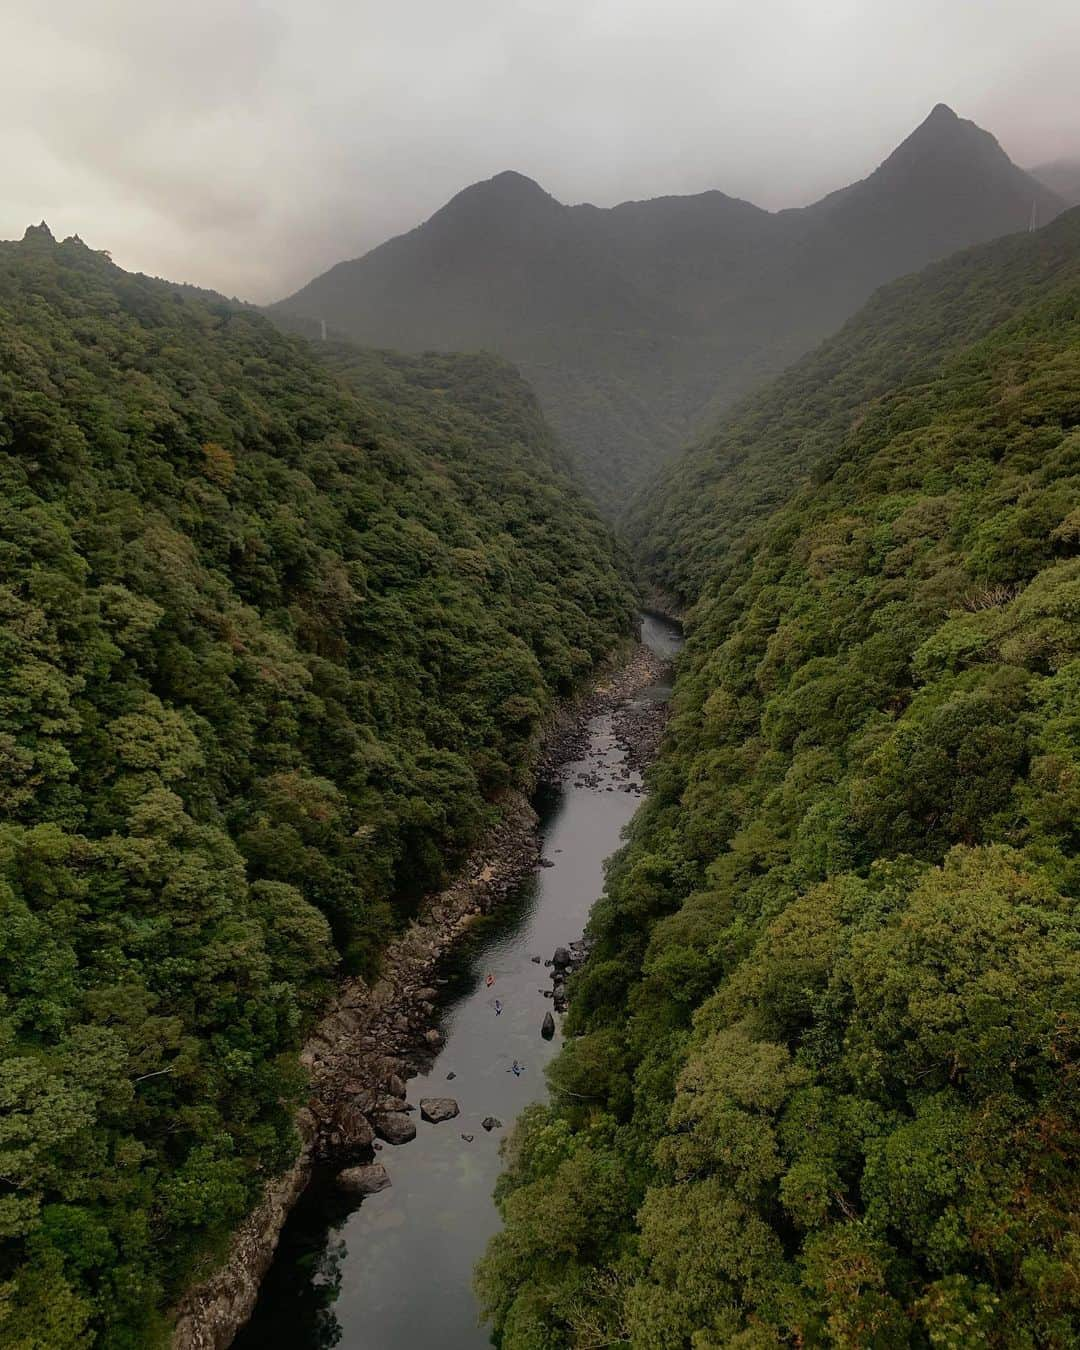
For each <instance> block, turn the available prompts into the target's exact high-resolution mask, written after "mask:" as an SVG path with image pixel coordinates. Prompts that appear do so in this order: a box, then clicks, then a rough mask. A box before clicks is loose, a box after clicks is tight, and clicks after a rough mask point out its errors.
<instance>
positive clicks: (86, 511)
mask: <svg viewBox="0 0 1080 1350" xmlns="http://www.w3.org/2000/svg"><path fill="white" fill-rule="evenodd" d="M322 355H323V356H324V357H325V358H326V360H325V363H324V364H322V365H320V364H319V362H318V361H317V360H316V359H315V358H314V357H313V355H312V353H311V350H310V348H309V347H308V346H307V345H306V344H304V343H302V342H300V341H298V340H296V339H294V338H289V337H286V336H284V335H282V334H281V333H280V332H279V331H278V329H277V328H275V326H274V325H273V324H272V323H270V322H269V321H268V320H267V319H265V318H263V317H262V316H261V315H259V314H258V313H256V312H255V311H253V310H250V309H245V308H238V307H236V306H233V305H230V304H228V303H226V302H224V301H215V300H214V299H213V298H212V297H211V298H208V299H197V298H193V296H192V293H191V292H190V291H183V290H182V289H180V288H175V287H171V286H169V285H167V284H166V283H164V282H159V281H153V280H149V279H147V278H145V277H141V276H132V275H128V274H126V273H124V272H122V271H120V270H119V269H118V268H116V267H114V266H113V265H112V264H111V263H110V262H109V261H108V260H107V258H106V257H105V256H104V255H102V254H98V253H94V252H91V251H90V250H88V249H87V248H85V247H84V246H83V245H82V244H80V243H79V242H78V241H75V240H69V241H67V242H65V243H63V244H57V243H55V242H54V240H53V239H52V237H51V235H50V234H49V233H48V231H47V230H46V229H44V228H43V227H39V228H37V229H34V230H31V231H28V232H27V236H26V238H25V240H24V241H23V242H22V243H17V244H16V243H8V244H2V245H0V560H2V566H0V1344H3V1345H5V1346H9V1345H10V1346H21V1347H30V1346H36V1347H42V1348H44V1347H48V1348H49V1350H66V1348H67V1347H76V1346H78V1347H82V1346H87V1345H90V1344H91V1343H92V1344H94V1345H95V1346H102V1347H110V1350H119V1348H121V1347H122V1348H124V1350H129V1348H130V1350H136V1348H137V1350H143V1348H144V1347H147V1346H150V1345H154V1344H156V1343H157V1341H158V1338H159V1336H160V1335H161V1334H162V1329H163V1324H162V1319H161V1313H160V1310H161V1308H162V1307H163V1306H164V1305H165V1303H166V1302H167V1300H168V1299H169V1298H170V1297H171V1296H172V1295H173V1294H174V1293H175V1292H176V1291H177V1290H178V1288H180V1287H182V1286H183V1284H184V1283H185V1281H186V1280H188V1279H189V1278H190V1276H191V1274H192V1272H193V1270H194V1269H195V1268H196V1265H197V1263H198V1262H199V1261H200V1260H201V1259H202V1258H204V1257H205V1256H206V1255H207V1254H209V1253H212V1252H213V1251H215V1250H220V1248H221V1244H222V1243H223V1242H224V1239H225V1237H226V1235H227V1234H228V1232H229V1230H230V1228H231V1226H232V1225H234V1224H235V1222H236V1220H237V1219H238V1217H239V1216H240V1215H242V1214H243V1213H244V1212H245V1211H246V1210H247V1208H248V1207H249V1206H250V1205H251V1203H252V1201H253V1199H254V1198H255V1197H256V1195H257V1194H258V1193H259V1191H260V1188H261V1185H262V1183H263V1180H264V1179H265V1177H266V1176H267V1174H268V1173H269V1172H270V1171H272V1170H273V1169H275V1168H278V1167H280V1166H281V1165H282V1164H284V1163H285V1162H287V1161H289V1160H290V1159H291V1156H292V1151H293V1148H294V1138H293V1133H292V1129H291V1123H290V1117H291V1103H292V1102H293V1101H295V1099H296V1097H297V1095H298V1093H299V1092H300V1090H301V1083H300V1075H299V1072H298V1067H297V1060H296V1051H297V1047H298V1045H299V1044H300V1041H301V1038H302V1036H303V1034H304V1030H305V1027H306V1026H307V1025H308V1024H309V1022H310V1019H311V1018H312V1016H313V1015H314V1013H315V1011H316V1010H317V1009H318V1007H319V1006H320V1003H321V1002H322V1000H323V999H324V998H325V996H326V994H327V993H328V990H329V987H330V981H331V977H332V976H333V974H334V972H335V971H336V970H337V969H339V968H342V967H344V968H345V969H348V970H354V971H355V970H361V971H369V970H370V969H371V968H372V966H373V964H374V962H375V960H376V958H377V954H378V951H379V948H380V946H381V944H382V943H383V942H384V940H385V938H386V936H387V934H388V933H389V932H390V931H391V929H392V928H393V927H394V926H395V924H397V923H399V922H400V921H401V918H402V916H403V915H404V914H405V913H407V912H408V910H409V907H410V905H411V904H412V903H413V902H414V900H415V897H416V896H417V895H418V894H419V893H421V892H422V891H424V890H425V889H427V888H430V887H434V886H438V885H439V884H440V883H441V882H443V881H444V880H445V879H446V877H447V873H448V869H450V868H452V867H453V866H454V865H455V862H456V861H457V860H459V859H461V857H462V856H463V854H464V852H465V850H466V849H467V848H468V847H469V845H470V844H471V843H472V842H473V841H474V840H475V839H476V837H477V834H478V832H479V831H480V829H481V828H482V827H483V826H484V824H485V823H486V822H487V821H489V820H490V819H491V818H492V815H493V812H494V810H495V807H494V806H493V803H494V802H495V801H496V800H497V797H498V794H499V792H500V790H501V789H504V788H505V787H506V786H507V785H509V784H514V783H515V782H517V781H519V780H520V779H521V777H522V775H523V773H524V772H525V770H526V768H527V766H528V762H529V758H530V752H531V747H532V745H533V744H534V741H535V735H536V730H537V726H538V722H539V720H540V719H541V718H542V717H543V716H544V714H545V713H546V712H547V710H549V709H550V708H551V706H552V704H553V701H554V700H555V699H556V698H557V697H558V696H560V695H565V694H567V693H568V692H569V691H570V690H571V689H573V688H574V686H575V684H576V683H577V682H578V681H580V680H581V679H582V678H583V677H585V676H587V675H588V673H589V671H590V670H591V669H593V668H594V666H595V664H596V663H597V661H598V659H599V658H601V657H602V656H604V655H605V654H606V653H608V652H609V651H610V650H611V649H612V647H613V646H614V645H615V644H617V643H618V642H619V641H620V640H621V639H623V637H624V636H625V635H626V634H628V633H629V631H630V626H631V618H632V608H631V596H630V595H629V593H628V590H627V588H626V585H625V584H624V580H623V575H624V572H623V568H622V564H621V560H620V558H619V557H618V556H617V553H616V550H615V548H614V546H613V544H612V541H611V539H610V536H609V534H608V532H607V531H606V529H605V528H604V527H603V526H602V525H601V524H600V522H599V521H598V520H597V518H596V517H595V515H594V514H593V513H592V510H591V508H590V507H588V506H586V505H585V504H584V503H583V500H582V498H581V496H580V495H579V493H578V491H577V489H575V488H573V487H572V486H570V485H569V484H568V481H567V479H566V477H565V476H564V473H563V469H562V464H561V461H560V456H559V454H558V453H557V452H556V450H555V448H554V445H553V441H552V437H551V435H550V433H549V432H548V430H547V428H546V426H545V424H544V422H543V419H542V417H541V415H540V413H539V411H538V408H537V405H536V403H535V400H534V399H533V397H532V395H531V394H530V393H529V391H528V389H527V388H526V386H525V385H524V384H523V382H522V381H521V379H520V378H519V376H518V375H517V374H516V373H515V372H514V371H513V370H511V369H509V368H507V367H506V366H503V365H501V364H500V363H499V362H498V361H496V360H495V359H492V358H488V357H433V358H430V359H426V358H425V359H420V358H415V357H395V356H393V355H387V354H373V353H369V352H361V351H356V350H352V349H347V348H344V347H335V348H333V349H332V350H330V349H328V350H325V351H323V352H322Z"/></svg>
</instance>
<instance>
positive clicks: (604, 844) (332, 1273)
mask: <svg viewBox="0 0 1080 1350" xmlns="http://www.w3.org/2000/svg"><path fill="white" fill-rule="evenodd" d="M642 638H643V640H644V641H645V642H646V643H647V644H648V645H649V646H650V647H652V648H653V649H654V650H655V651H657V652H658V653H659V654H660V655H662V656H664V657H673V656H674V655H675V654H676V652H677V651H678V649H679V647H680V646H681V637H680V635H679V632H678V630H677V629H676V627H675V626H674V625H673V624H670V623H668V622H666V621H665V620H663V619H660V618H658V617H655V616H653V615H646V616H645V617H644V619H643V623H642ZM668 692H669V691H668V689H667V688H666V686H654V687H653V688H652V689H649V690H646V691H644V693H643V694H642V695H640V697H641V698H643V699H657V698H665V697H666V696H667V694H668ZM623 766H624V756H623V752H622V751H621V750H620V749H619V747H618V745H617V744H616V742H615V737H614V734H613V732H612V719H611V715H610V714H609V713H605V714H601V715H599V716H597V717H596V718H594V719H593V721H592V723H591V724H590V728H589V748H588V751H587V755H586V758H585V759H584V760H583V761H582V762H581V763H580V764H575V765H571V766H570V767H569V772H568V774H567V780H566V784H565V786H563V787H560V788H558V789H547V790H545V791H543V792H541V793H540V794H539V795H538V798H537V801H536V806H537V809H538V810H539V812H540V814H541V829H542V833H543V841H544V858H545V859H546V860H548V861H549V862H550V863H552V864H553V866H550V867H541V868H540V869H539V870H538V871H537V872H536V873H535V875H533V876H530V877H529V878H527V880H526V881H525V882H523V883H522V885H521V886H519V887H518V888H517V890H516V892H515V893H514V894H513V895H511V896H510V897H509V898H508V899H507V901H506V902H505V903H504V904H503V905H502V906H500V909H499V912H498V914H497V915H495V916H493V917H492V918H491V919H489V920H486V921H484V923H483V924H480V925H477V927H476V928H475V929H474V930H473V932H472V934H471V935H470V937H469V938H468V939H467V940H465V941H464V942H463V943H462V944H461V945H460V946H459V947H458V949H457V950H456V952H455V953H454V956H453V958H452V960H451V961H450V963H449V964H448V965H447V967H446V968H445V969H444V970H443V976H444V977H445V978H447V979H448V981H449V982H448V984H447V986H446V988H445V990H444V993H445V1001H444V1006H443V1009H442V1013H441V1017H440V1027H441V1029H442V1031H443V1034H444V1036H445V1042H444V1046H443V1049H442V1051H441V1052H440V1054H439V1056H438V1058H437V1059H436V1060H435V1063H434V1066H433V1068H432V1070H431V1072H430V1073H429V1074H426V1075H422V1076H419V1077H416V1078H413V1079H410V1080H409V1085H408V1087H409V1100H410V1101H412V1102H414V1103H415V1102H418V1101H419V1100H420V1098H421V1097H426V1096H452V1097H454V1098H455V1099H456V1100H457V1101H458V1103H459V1105H460V1107H461V1114H460V1115H459V1116H458V1117H457V1118H456V1119H455V1120H450V1121H446V1122H444V1123H443V1124H441V1125H428V1124H425V1123H424V1122H422V1121H418V1123H417V1130H418V1132H417V1136H416V1139H415V1140H413V1141H412V1142H411V1143H409V1144H404V1145H402V1146H401V1147H399V1148H392V1147H391V1146H389V1145H386V1146H384V1148H383V1150H382V1152H381V1153H380V1154H379V1155H378V1157H379V1161H380V1162H382V1163H384V1164H385V1165H386V1167H387V1169H388V1170H389V1172H390V1176H391V1179H392V1182H393V1184H392V1186H391V1188H390V1189H389V1190H386V1191H383V1192H381V1193H380V1194H379V1195H373V1196H369V1197H368V1198H367V1199H365V1200H364V1202H363V1204H362V1205H360V1206H359V1207H358V1208H357V1207H356V1205H355V1201H351V1202H350V1201H346V1200H344V1199H342V1198H341V1197H340V1196H339V1194H338V1193H337V1192H336V1191H335V1190H334V1187H333V1182H332V1178H331V1177H317V1178H316V1180H315V1182H314V1184H313V1185H312V1187H311V1188H310V1189H309V1191H308V1193H307V1195H306V1196H305V1197H304V1199H303V1201H302V1202H301V1204H300V1205H299V1206H298V1207H297V1209H296V1210H295V1212H294V1213H293V1215H292V1216H291V1218H290V1220H289V1223H288V1224H287V1226H286V1229H285V1232H284V1234H283V1236H282V1241H281V1245H280V1247H279V1250H278V1255H277V1258H276V1260H275V1262H274V1265H273V1267H272V1269H271V1271H270V1273H269V1275H268V1276H267V1279H266V1281H265V1283H264V1288H263V1293H262V1296H261V1298H260V1301H259V1305H258V1308H257V1309H256V1312H255V1316H254V1318H253V1319H252V1321H251V1323H250V1324H249V1326H248V1327H247V1328H246V1329H245V1330H244V1331H243V1332H242V1333H241V1335H240V1336H239V1337H238V1338H237V1340H236V1342H235V1346H236V1347H237V1348H238V1350H256V1347H259V1350H286V1348H287V1350H314V1347H328V1346H342V1347H346V1348H347V1350H480V1348H481V1347H484V1346H486V1345H488V1344H489V1340H488V1336H487V1333H486V1332H485V1331H484V1329H483V1328H481V1327H480V1325H479V1323H478V1310H477V1304H476V1299H475V1297H474V1295H473V1292H472V1276H473V1269H474V1267H475V1265H476V1262H477V1261H478V1260H479V1258H480V1257H481V1256H482V1255H483V1252H484V1248H485V1247H486V1245H487V1242H488V1239H489V1238H490V1237H491V1236H492V1234H494V1233H495V1232H496V1231H497V1230H498V1228H499V1223H500V1220H499V1215H498V1211H497V1210H496V1208H495V1205H494V1203H493V1201H492V1191H493V1189H494V1186H495V1181H496V1178H497V1177H498V1175H499V1172H500V1170H501V1164H500V1159H499V1145H500V1143H501V1141H502V1139H503V1138H504V1137H505V1135H506V1133H507V1131H508V1130H509V1128H510V1127H511V1125H512V1124H513V1122H514V1119H515V1117H516V1116H517V1115H518V1113H519V1112H520V1111H521V1110H522V1108H523V1107H525V1106H526V1105H528V1103H529V1102H532V1101H536V1100H538V1099H543V1098H544V1097H546V1092H545V1087H544V1072H543V1071H544V1065H545V1064H547V1063H548V1061H549V1060H551V1058H552V1057H553V1056H554V1055H555V1054H557V1053H558V1049H559V1042H560V1034H559V1033H558V1032H556V1035H555V1038H554V1040H552V1041H544V1040H543V1039H542V1038H541V1035H540V1024H541V1022H542V1021H543V1018H544V1014H545V1013H546V1012H547V1011H548V1010H549V1009H550V1008H551V1000H550V999H545V998H544V996H543V990H544V989H545V988H550V980H549V972H548V971H547V970H546V969H545V968H544V966H543V965H537V964H535V963H534V962H533V961H532V959H531V958H532V957H533V956H540V957H541V958H543V959H547V958H549V957H550V956H551V953H552V952H553V951H554V949H555V948H556V947H557V946H565V945H566V944H567V943H569V942H571V941H573V940H575V939H576V938H578V937H580V935H581V933H582V930H583V928H584V926H585V921H586V919H587V917H588V913H589V910H590V908H591V907H592V905H593V902H594V901H595V900H596V898H597V896H598V895H599V894H600V890H601V887H602V885H603V864H604V860H605V858H607V857H608V856H609V855H610V854H612V853H613V852H614V851H615V850H616V849H617V848H618V846H619V841H620V836H621V834H622V831H623V828H624V827H625V826H626V824H627V823H628V821H629V820H630V817H631V816H632V815H633V813H634V811H635V809H636V807H637V805H638V801H639V797H638V795H637V794H636V793H635V792H629V791H627V790H626V788H627V786H628V784H630V785H634V786H640V781H639V780H638V779H637V778H636V776H633V775H632V776H631V777H630V778H629V779H626V778H624V777H622V776H621V770H622V768H623ZM586 769H587V770H588V771H589V775H590V779H591V780H593V781H592V785H590V786H578V785H575V782H574V780H575V778H578V777H580V776H582V775H581V771H582V770H586ZM594 776H595V777H594ZM597 779H598V781H596V780H597ZM488 973H491V974H493V975H494V976H495V980H494V983H493V984H491V985H490V986H489V985H488V984H487V982H486V976H487V975H488ZM496 999H498V1000H499V1003H500V1005H501V1008H502V1011H501V1013H496V1011H495V1000H496ZM514 1060H517V1061H518V1063H519V1064H522V1065H524V1068H525V1071H524V1073H523V1074H522V1075H521V1076H520V1077H516V1076H515V1075H514V1074H513V1073H512V1072H511V1071H510V1069H511V1065H512V1063H513V1062H514ZM450 1072H453V1073H454V1074H455V1077H454V1079H453V1081H452V1082H448V1081H447V1074H448V1073H450ZM485 1116H495V1117H497V1118H498V1119H499V1120H500V1121H502V1122H503V1127H502V1128H501V1129H498V1130H494V1131H492V1132H491V1133H490V1134H489V1133H487V1132H485V1131H484V1129H483V1128H482V1127H481V1124H480V1122H481V1121H482V1120H483V1118H484V1117H485ZM463 1134H471V1135H472V1136H473V1140H472V1142H471V1143H469V1142H466V1141H465V1140H464V1139H463V1138H462V1135H463Z"/></svg>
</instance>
